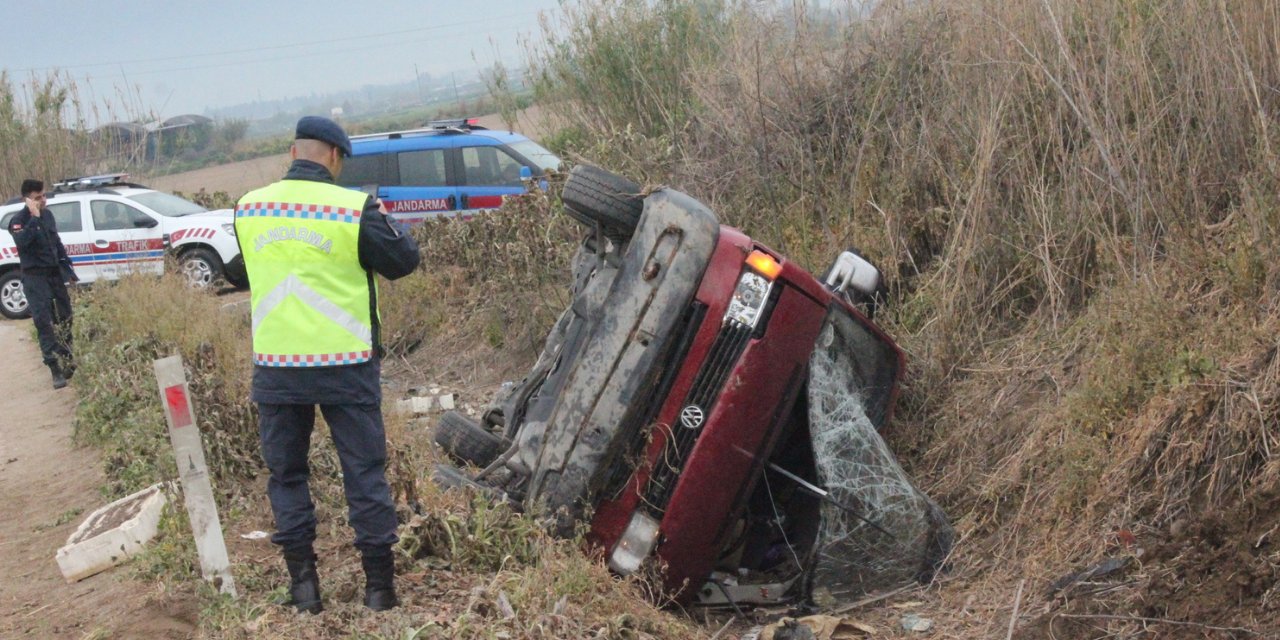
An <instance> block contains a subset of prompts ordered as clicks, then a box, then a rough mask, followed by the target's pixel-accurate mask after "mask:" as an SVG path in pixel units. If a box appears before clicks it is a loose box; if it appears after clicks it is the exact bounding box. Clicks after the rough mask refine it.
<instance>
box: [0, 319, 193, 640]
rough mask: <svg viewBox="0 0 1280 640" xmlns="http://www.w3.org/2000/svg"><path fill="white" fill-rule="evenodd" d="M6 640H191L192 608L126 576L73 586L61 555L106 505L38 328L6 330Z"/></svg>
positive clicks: (1, 510) (92, 456)
mask: <svg viewBox="0 0 1280 640" xmlns="http://www.w3.org/2000/svg"><path fill="white" fill-rule="evenodd" d="M0 362H3V363H4V368H3V371H4V376H3V377H4V385H5V393H3V394H0V638H188V637H191V636H192V635H194V633H195V627H194V623H195V616H196V612H195V610H194V607H193V606H192V605H191V604H190V603H183V602H175V601H172V600H169V599H167V598H166V597H164V596H162V595H161V592H160V591H159V589H160V587H159V585H149V584H144V583H140V582H138V581H136V580H133V579H132V578H131V577H130V570H129V568H128V567H127V566H125V567H118V568H116V569H114V570H111V571H108V572H106V573H100V574H98V575H96V576H93V577H91V578H88V579H86V580H83V581H81V582H78V583H76V584H67V583H66V581H64V580H63V579H62V574H61V573H59V572H58V565H57V563H56V562H55V560H54V554H55V553H56V552H57V550H58V547H60V546H62V545H63V544H65V543H66V540H67V536H69V535H70V534H71V532H72V531H74V530H75V528H76V526H78V525H79V523H80V522H81V521H82V520H83V519H84V517H85V516H87V515H88V514H89V513H91V512H92V511H93V510H94V509H96V508H98V507H99V506H101V505H102V504H103V503H104V502H105V501H104V500H103V499H102V498H101V496H100V494H99V492H98V487H99V486H101V484H102V472H101V470H100V469H101V465H100V463H99V460H98V458H97V455H96V453H95V452H94V451H92V450H90V449H85V448H78V447H76V446H75V445H74V444H73V443H72V442H71V433H72V419H73V417H74V414H75V403H76V391H75V388H74V385H72V386H71V387H68V388H66V389H62V390H60V391H54V390H53V389H52V387H51V385H50V379H49V370H48V369H47V368H45V367H44V365H43V364H41V362H40V351H39V348H38V347H37V346H36V344H35V343H34V341H33V339H32V334H31V323H30V321H22V322H14V321H0Z"/></svg>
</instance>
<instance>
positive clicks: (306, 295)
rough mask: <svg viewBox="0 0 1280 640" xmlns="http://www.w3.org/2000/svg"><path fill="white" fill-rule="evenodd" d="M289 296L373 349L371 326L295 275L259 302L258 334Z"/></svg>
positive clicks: (255, 317)
mask: <svg viewBox="0 0 1280 640" xmlns="http://www.w3.org/2000/svg"><path fill="white" fill-rule="evenodd" d="M289 296H297V297H298V299H299V300H301V301H303V302H305V303H306V304H307V306H308V307H311V308H312V309H314V310H315V311H316V312H318V313H319V314H320V315H322V316H324V317H325V318H327V319H329V320H331V321H332V322H333V323H334V324H336V325H338V326H339V327H342V328H343V329H346V330H347V332H349V333H350V334H351V335H353V336H355V337H356V338H357V339H358V340H360V342H362V343H364V344H367V345H369V346H373V330H372V329H371V328H370V327H369V326H368V325H365V324H364V323H363V322H361V321H360V319H359V318H356V317H355V316H353V315H351V314H350V313H347V312H346V310H344V309H343V308H342V307H339V306H338V305H336V304H334V303H333V301H332V300H330V299H328V298H326V297H324V296H322V295H320V294H319V293H318V292H317V291H316V290H315V289H312V288H311V287H308V286H307V285H306V283H304V282H303V281H302V280H299V279H298V276H296V275H293V274H290V275H289V276H288V277H286V278H285V279H284V280H282V281H280V284H278V285H276V288H274V289H272V290H271V291H268V292H267V293H266V294H265V295H263V296H262V297H261V298H259V299H258V304H256V305H254V307H253V331H254V333H257V332H258V327H259V326H261V324H262V322H263V321H264V320H266V318H267V316H269V315H271V312H272V311H273V310H275V308H276V307H277V306H279V305H280V303H282V302H284V301H285V299H286V298H288V297H289Z"/></svg>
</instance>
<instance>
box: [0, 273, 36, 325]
mask: <svg viewBox="0 0 1280 640" xmlns="http://www.w3.org/2000/svg"><path fill="white" fill-rule="evenodd" d="M0 315H3V316H4V317H6V318H8V319H10V320H21V319H23V318H29V317H31V305H30V304H28V303H27V295H26V293H25V292H24V291H23V289H22V272H21V271H19V270H17V269H10V270H8V271H6V272H4V274H3V275H0Z"/></svg>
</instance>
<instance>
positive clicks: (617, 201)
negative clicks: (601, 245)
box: [560, 164, 644, 241]
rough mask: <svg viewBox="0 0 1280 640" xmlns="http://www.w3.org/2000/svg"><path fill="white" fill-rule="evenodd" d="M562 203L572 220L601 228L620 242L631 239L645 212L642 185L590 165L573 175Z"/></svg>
mask: <svg viewBox="0 0 1280 640" xmlns="http://www.w3.org/2000/svg"><path fill="white" fill-rule="evenodd" d="M560 201H561V202H563V203H564V208H565V213H567V214H569V217H571V218H573V219H575V220H577V221H578V222H581V223H583V224H585V225H588V226H595V225H596V224H599V225H600V226H601V227H602V228H603V229H604V234H605V235H606V236H608V237H609V238H610V239H614V240H620V241H626V240H628V239H630V238H631V235H632V234H633V233H635V231H636V225H637V224H639V222H640V214H641V212H643V211H644V198H643V197H642V196H641V195H640V185H638V184H636V183H634V182H632V181H630V180H628V179H626V178H624V177H622V176H620V175H617V174H614V173H609V172H608V171H605V170H604V169H601V168H600V167H593V166H591V165H586V164H580V165H578V166H576V167H574V168H573V170H572V171H570V172H569V178H568V179H567V180H566V181H565V183H564V191H562V192H561V194H560Z"/></svg>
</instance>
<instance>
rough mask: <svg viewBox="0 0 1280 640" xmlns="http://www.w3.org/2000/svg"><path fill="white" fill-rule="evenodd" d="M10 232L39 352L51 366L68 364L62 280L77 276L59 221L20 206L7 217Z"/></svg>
mask: <svg viewBox="0 0 1280 640" xmlns="http://www.w3.org/2000/svg"><path fill="white" fill-rule="evenodd" d="M9 234H10V235H12V236H13V242H14V244H16V245H17V246H18V266H19V267H20V268H21V269H22V291H23V293H24V294H25V295H26V297H27V304H28V305H29V308H30V309H31V320H32V321H33V322H35V325H36V336H37V338H38V339H39V342H40V355H41V357H42V358H43V359H44V363H45V364H46V365H47V366H49V368H51V369H55V368H56V367H58V366H59V364H61V365H64V366H67V367H70V365H71V297H70V296H69V295H68V294H67V286H66V284H65V282H66V281H68V280H71V281H74V280H76V279H77V278H76V277H75V271H73V270H72V268H71V259H70V258H68V257H67V248H66V247H64V246H63V245H62V238H61V237H59V236H58V223H57V221H56V220H54V218H53V214H52V213H50V211H49V210H48V209H45V208H41V209H40V217H36V216H33V215H31V211H30V210H29V209H26V208H23V209H22V210H21V211H19V212H18V214H17V215H15V216H14V217H13V218H12V219H11V220H9Z"/></svg>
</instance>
